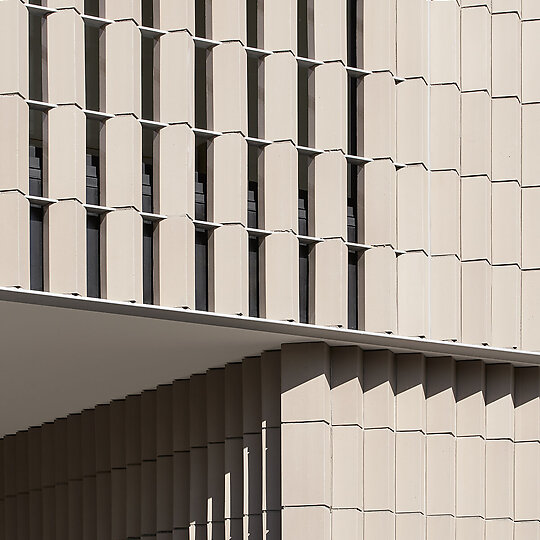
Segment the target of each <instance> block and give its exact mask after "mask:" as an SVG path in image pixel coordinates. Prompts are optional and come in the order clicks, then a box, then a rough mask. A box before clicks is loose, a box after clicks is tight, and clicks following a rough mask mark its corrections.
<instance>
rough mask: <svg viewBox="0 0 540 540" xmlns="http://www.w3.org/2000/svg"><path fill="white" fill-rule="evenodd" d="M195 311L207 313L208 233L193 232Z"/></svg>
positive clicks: (202, 231)
mask: <svg viewBox="0 0 540 540" xmlns="http://www.w3.org/2000/svg"><path fill="white" fill-rule="evenodd" d="M195 309H198V310H201V311H208V231H206V230H202V229H201V230H199V229H197V230H195Z"/></svg>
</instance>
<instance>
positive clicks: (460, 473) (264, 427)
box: [0, 343, 540, 540]
mask: <svg viewBox="0 0 540 540" xmlns="http://www.w3.org/2000/svg"><path fill="white" fill-rule="evenodd" d="M239 360H240V359H239ZM539 426H540V368H538V367H517V366H512V365H510V364H485V363H484V362H481V361H476V360H460V361H456V360H455V359H454V358H450V357H437V358H425V357H424V356H423V355H421V354H393V353H392V352H391V351H388V350H380V351H363V350H361V349H360V348H358V347H329V346H328V345H327V344H325V343H309V344H283V345H282V347H281V350H276V351H272V352H262V354H261V355H260V356H253V357H249V358H245V359H243V360H242V361H239V362H238V363H233V364H228V365H225V366H223V367H221V368H219V369H212V370H210V371H208V372H206V373H204V374H197V375H193V376H192V377H191V378H190V379H187V380H177V381H174V382H171V384H168V385H162V386H159V387H157V388H155V389H149V390H147V391H145V392H143V393H142V394H138V395H130V396H128V397H126V398H124V399H118V400H115V401H113V402H111V403H109V404H103V405H99V406H97V407H96V408H94V409H89V410H85V411H82V412H78V411H74V413H73V414H70V415H69V416H67V418H61V419H57V420H55V421H54V422H50V423H47V424H44V425H42V426H36V427H32V428H30V429H29V430H27V431H22V432H19V433H17V434H16V435H8V436H6V437H4V438H3V439H1V440H0V458H1V459H0V471H1V472H2V482H1V483H0V507H1V508H2V511H3V514H2V515H3V521H2V526H1V527H0V538H2V539H6V540H8V539H12V538H17V537H18V533H20V532H21V531H27V532H28V536H27V537H28V538H49V537H51V538H84V537H86V535H87V534H91V533H92V534H94V533H95V531H102V535H103V537H105V538H126V537H130V538H132V537H157V538H164V539H169V540H170V539H171V538H180V539H187V538H196V539H204V540H206V539H208V540H210V539H213V540H217V539H221V540H224V539H226V538H229V539H233V540H236V539H240V538H245V537H247V536H253V537H255V538H257V539H264V538H266V539H274V540H297V539H299V538H309V539H310V540H311V539H312V540H344V539H345V538H346V539H350V540H360V539H372V538H377V539H381V540H408V539H413V538H414V539H415V540H419V539H424V540H426V539H429V540H432V539H433V540H435V539H440V538H442V539H448V540H450V539H451V540H455V539H456V538H459V539H475V540H476V539H478V538H488V539H497V540H498V539H501V540H502V539H504V540H508V539H509V538H516V539H518V540H534V539H536V538H538V535H539V534H540V522H539V519H538V518H539V516H540V492H539V486H540V467H539V463H540V427H539Z"/></svg>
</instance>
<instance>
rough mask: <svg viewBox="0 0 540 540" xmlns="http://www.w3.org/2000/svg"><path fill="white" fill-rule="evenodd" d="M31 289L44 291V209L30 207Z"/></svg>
mask: <svg viewBox="0 0 540 540" xmlns="http://www.w3.org/2000/svg"><path fill="white" fill-rule="evenodd" d="M30 288H31V289H32V290H34V291H42V290H43V208H42V207H41V206H31V207H30Z"/></svg>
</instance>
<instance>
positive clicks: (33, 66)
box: [12, 12, 44, 101]
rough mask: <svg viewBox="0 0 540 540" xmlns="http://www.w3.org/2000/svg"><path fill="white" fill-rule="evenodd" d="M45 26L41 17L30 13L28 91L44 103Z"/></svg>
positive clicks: (33, 97)
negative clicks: (43, 45)
mask: <svg viewBox="0 0 540 540" xmlns="http://www.w3.org/2000/svg"><path fill="white" fill-rule="evenodd" d="M43 24H44V19H43V17H42V16H41V15H39V14H36V13H33V12H29V13H28V84H29V87H28V89H29V97H30V99H33V100H36V101H43V49H42V40H43V35H44V32H43ZM12 54H14V53H12Z"/></svg>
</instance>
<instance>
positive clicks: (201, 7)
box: [195, 0, 207, 38]
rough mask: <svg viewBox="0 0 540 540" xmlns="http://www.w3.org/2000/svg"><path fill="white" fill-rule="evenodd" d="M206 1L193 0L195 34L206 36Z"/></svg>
mask: <svg viewBox="0 0 540 540" xmlns="http://www.w3.org/2000/svg"><path fill="white" fill-rule="evenodd" d="M206 2H207V0H195V35H196V36H197V37H201V38H205V37H206Z"/></svg>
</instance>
